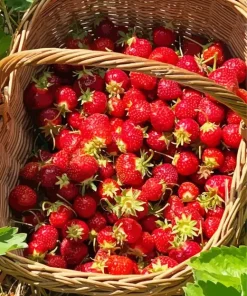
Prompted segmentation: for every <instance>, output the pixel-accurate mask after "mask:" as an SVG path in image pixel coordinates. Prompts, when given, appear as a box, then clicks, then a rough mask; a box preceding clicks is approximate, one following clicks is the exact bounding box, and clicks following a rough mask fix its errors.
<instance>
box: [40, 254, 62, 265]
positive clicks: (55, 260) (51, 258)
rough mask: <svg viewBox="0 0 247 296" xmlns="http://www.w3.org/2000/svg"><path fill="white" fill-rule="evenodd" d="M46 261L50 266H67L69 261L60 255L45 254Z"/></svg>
mask: <svg viewBox="0 0 247 296" xmlns="http://www.w3.org/2000/svg"><path fill="white" fill-rule="evenodd" d="M45 263H46V265H48V266H50V267H55V268H67V263H66V261H65V260H64V258H63V257H62V256H60V255H52V254H47V255H46V256H45Z"/></svg>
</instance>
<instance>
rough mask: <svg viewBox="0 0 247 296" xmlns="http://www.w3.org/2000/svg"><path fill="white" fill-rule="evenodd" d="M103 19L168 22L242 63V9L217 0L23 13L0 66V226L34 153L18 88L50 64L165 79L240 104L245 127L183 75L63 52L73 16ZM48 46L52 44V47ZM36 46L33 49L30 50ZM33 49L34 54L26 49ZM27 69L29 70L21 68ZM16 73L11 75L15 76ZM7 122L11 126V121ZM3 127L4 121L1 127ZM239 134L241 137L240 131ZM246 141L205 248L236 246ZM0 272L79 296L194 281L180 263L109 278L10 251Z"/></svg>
mask: <svg viewBox="0 0 247 296" xmlns="http://www.w3.org/2000/svg"><path fill="white" fill-rule="evenodd" d="M98 12H101V13H104V14H107V15H108V16H109V17H110V19H112V20H113V21H114V22H115V23H118V24H129V23H130V24H132V23H135V24H136V25H137V26H140V27H143V28H152V27H153V26H154V25H155V24H156V23H159V24H162V22H164V21H171V20H172V21H173V23H174V25H175V26H176V27H177V28H179V29H180V30H185V28H187V30H188V31H192V32H193V33H196V34H198V33H201V34H203V35H211V36H213V37H215V38H219V39H221V40H222V41H224V42H225V43H227V44H228V45H229V47H230V49H231V51H232V53H233V55H235V56H238V57H240V58H242V59H245V60H246V61H247V39H246V38H245V27H246V23H247V9H246V8H245V7H244V6H243V5H242V4H240V3H238V2H236V1H233V0H227V1H226V0H220V1H219V0H218V1H213V0H209V1H196V0H189V1H178V0H176V1H170V2H169V1H166V0H162V1H158V0H153V1H145V2H144V1H140V0H135V1H130V0H110V1H100V0H98V1H96V0H94V1H90V0H81V1H77V0H63V1H61V0H56V1H54V0H52V1H49V0H48V1H47V0H43V1H41V2H40V3H39V4H36V5H34V6H33V7H32V8H31V9H30V11H29V12H28V13H27V14H26V15H25V16H24V19H23V21H22V24H21V26H20V28H19V32H17V34H16V36H15V38H14V42H13V44H12V53H13V55H12V56H9V57H7V58H6V59H4V60H3V61H1V62H0V85H1V86H3V85H4V84H6V81H7V77H8V75H9V74H10V73H11V74H10V79H9V82H8V89H7V90H8V92H7V90H5V96H4V99H5V100H4V101H5V102H4V105H3V106H2V107H0V112H1V113H0V114H4V119H5V124H4V125H3V124H2V125H1V126H0V128H1V132H0V166H1V171H0V194H1V201H0V207H1V217H0V225H7V224H8V221H9V216H10V213H9V208H8V203H7V200H6V197H7V196H8V193H9V192H10V190H11V189H12V188H13V187H14V185H15V183H16V181H17V179H18V173H19V169H20V167H21V166H23V165H24V163H25V161H26V159H27V157H28V153H29V152H30V151H31V148H32V142H33V139H32V137H31V134H30V132H29V130H30V121H29V119H28V117H27V114H26V111H25V109H24V107H23V104H22V94H23V89H25V87H26V86H27V84H28V82H29V81H30V79H31V76H32V75H33V74H34V73H35V71H36V68H34V67H33V66H37V65H45V64H51V63H66V64H74V65H78V64H83V65H94V66H99V67H104V68H114V67H118V68H121V69H124V70H128V71H139V72H144V73H147V74H150V75H155V76H158V77H166V78H167V79H171V80H174V81H177V82H179V83H181V84H183V85H185V86H189V87H192V88H194V89H196V90H199V91H201V92H206V93H209V94H211V95H213V96H214V97H215V98H217V99H218V100H219V101H220V102H225V103H226V104H227V106H228V107H230V108H235V107H234V105H233V104H232V102H234V101H235V102H236V101H238V102H239V104H238V107H237V109H236V108H235V111H236V112H238V113H239V114H240V115H241V116H242V117H243V118H245V122H247V110H246V105H245V104H244V103H243V102H242V101H240V100H239V99H238V98H237V97H236V96H235V95H233V94H232V93H229V92H228V91H227V90H226V89H225V88H223V87H221V86H219V85H216V84H214V83H212V81H210V80H208V79H207V78H204V77H202V76H198V75H197V74H193V73H190V72H188V71H185V70H182V69H179V68H176V67H173V66H170V65H166V64H161V63H159V62H155V61H147V60H144V59H141V58H136V57H130V56H125V55H122V54H117V53H111V52H104V53H102V52H92V51H88V50H73V51H72V50H66V49H59V48H55V47H62V46H63V42H64V36H65V35H66V34H67V33H68V30H69V26H70V25H71V23H72V22H73V20H74V19H77V20H79V21H80V23H81V25H82V26H84V27H85V29H87V28H90V27H91V25H92V22H93V19H94V17H95V14H96V13H98ZM49 47H53V48H50V49H49ZM35 48H37V49H35ZM30 49H34V50H30ZM24 66H26V67H24ZM12 71H14V72H12ZM7 113H8V116H9V121H8V116H7ZM7 121H8V123H7V124H6V122H7ZM243 134H244V133H243ZM245 160H246V142H245V141H242V142H241V145H240V147H239V151H238V158H237V168H236V170H235V172H234V176H233V183H232V188H231V192H229V194H228V196H227V197H226V209H225V212H224V216H223V218H222V220H221V224H220V227H219V229H218V231H217V232H216V233H215V235H214V236H213V237H212V238H211V239H210V240H209V242H208V243H207V245H206V246H205V247H204V250H207V249H209V248H210V247H212V246H220V245H230V244H233V245H234V244H237V243H238V238H239V235H240V232H241V229H242V225H243V223H244V216H245V208H246V195H247V189H246V183H247V164H246V163H245ZM0 269H1V270H3V271H4V272H6V273H8V274H11V275H14V276H15V277H17V278H18V279H20V280H23V281H25V282H27V283H30V284H33V283H34V284H35V285H37V286H39V287H41V288H47V289H50V290H54V291H64V292H67V293H77V294H81V295H95V296H96V295H118V294H122V295H129V296H132V295H133V296H134V295H135V296H137V295H149V294H152V295H163V296H165V295H174V294H178V295H179V294H181V287H183V286H184V285H185V283H186V282H187V281H189V280H191V269H190V268H189V267H187V266H186V264H185V263H182V264H180V265H178V266H177V267H175V268H173V269H171V270H169V271H168V272H165V273H164V272H163V273H157V274H151V275H141V276H140V275H131V276H114V277H113V276H111V275H103V274H91V273H81V272H76V271H72V270H61V269H56V268H51V267H47V266H45V265H42V264H39V263H35V262H32V261H29V260H27V259H25V258H23V257H20V256H18V255H15V254H13V253H9V254H7V255H6V256H5V257H0Z"/></svg>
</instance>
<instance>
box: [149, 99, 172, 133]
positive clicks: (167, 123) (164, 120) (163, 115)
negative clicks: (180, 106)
mask: <svg viewBox="0 0 247 296" xmlns="http://www.w3.org/2000/svg"><path fill="white" fill-rule="evenodd" d="M150 107H151V114H150V122H151V125H152V127H153V129H154V130H155V131H157V132H169V131H171V130H172V129H173V127H174V125H175V115H174V113H173V111H172V110H171V109H170V108H169V107H168V106H166V105H165V103H164V102H162V101H161V100H158V101H156V102H154V103H151V104H150Z"/></svg>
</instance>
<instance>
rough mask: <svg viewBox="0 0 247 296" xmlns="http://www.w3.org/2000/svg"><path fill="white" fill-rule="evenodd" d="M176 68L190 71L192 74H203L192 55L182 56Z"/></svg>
mask: <svg viewBox="0 0 247 296" xmlns="http://www.w3.org/2000/svg"><path fill="white" fill-rule="evenodd" d="M176 66H177V67H179V68H182V69H185V70H188V71H190V72H195V73H198V74H199V73H200V72H201V70H200V68H199V66H198V64H197V62H196V60H195V58H194V56H191V55H184V56H182V57H181V58H180V59H179V61H178V63H177V65H176Z"/></svg>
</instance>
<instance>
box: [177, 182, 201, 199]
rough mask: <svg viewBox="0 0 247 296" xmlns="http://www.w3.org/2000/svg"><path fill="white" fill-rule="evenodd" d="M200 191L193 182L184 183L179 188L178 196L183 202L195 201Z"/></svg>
mask: <svg viewBox="0 0 247 296" xmlns="http://www.w3.org/2000/svg"><path fill="white" fill-rule="evenodd" d="M199 193H200V191H199V188H198V187H197V186H196V185H195V184H193V183H191V182H184V183H182V184H181V185H180V186H179V189H178V196H179V198H181V199H182V201H183V202H191V201H194V200H195V199H196V198H197V196H198V195H199Z"/></svg>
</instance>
